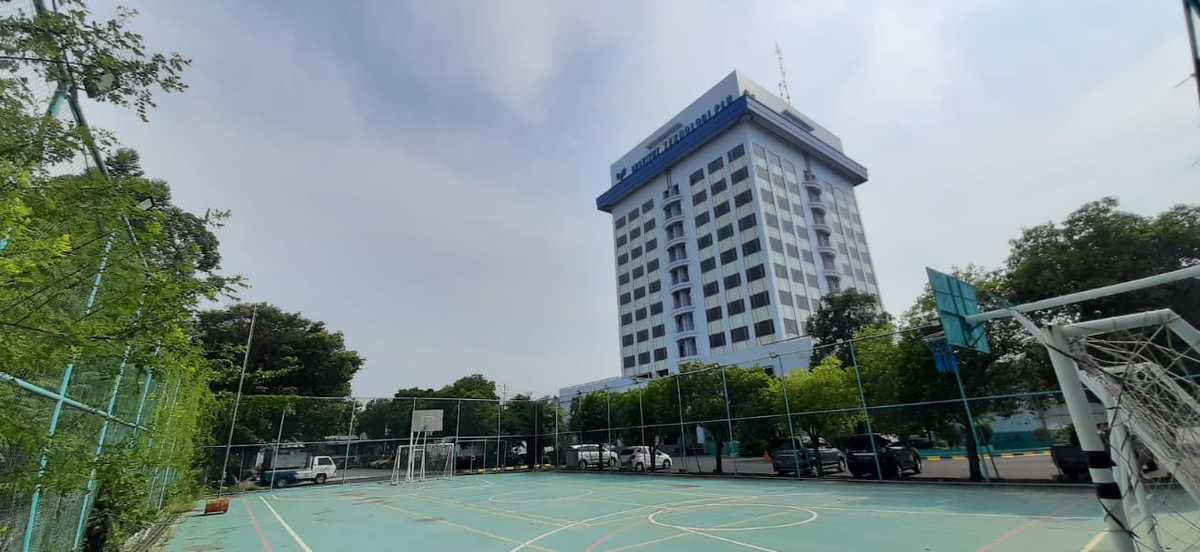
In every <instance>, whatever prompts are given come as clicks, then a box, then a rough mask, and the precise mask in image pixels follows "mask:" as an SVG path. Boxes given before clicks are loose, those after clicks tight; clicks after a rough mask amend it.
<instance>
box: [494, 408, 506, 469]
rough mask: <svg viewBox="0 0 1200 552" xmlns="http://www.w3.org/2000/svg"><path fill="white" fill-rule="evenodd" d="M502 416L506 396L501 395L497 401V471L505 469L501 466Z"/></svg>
mask: <svg viewBox="0 0 1200 552" xmlns="http://www.w3.org/2000/svg"><path fill="white" fill-rule="evenodd" d="M502 416H504V397H500V399H499V400H497V401H496V464H495V467H496V471H504V469H503V468H501V467H500V449H501V448H502V446H501V444H500V418H501V417H502Z"/></svg>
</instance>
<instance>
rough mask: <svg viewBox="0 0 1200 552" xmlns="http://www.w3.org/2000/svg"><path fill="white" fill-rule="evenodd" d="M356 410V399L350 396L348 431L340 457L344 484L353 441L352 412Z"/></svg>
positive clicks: (348, 469)
mask: <svg viewBox="0 0 1200 552" xmlns="http://www.w3.org/2000/svg"><path fill="white" fill-rule="evenodd" d="M357 410H358V399H355V398H354V397H350V432H349V433H347V434H346V454H345V456H344V457H343V459H342V465H343V466H345V468H344V469H342V484H343V485H344V484H346V476H347V475H349V473H348V472H349V471H350V443H351V442H353V441H354V414H355V413H356V411H357Z"/></svg>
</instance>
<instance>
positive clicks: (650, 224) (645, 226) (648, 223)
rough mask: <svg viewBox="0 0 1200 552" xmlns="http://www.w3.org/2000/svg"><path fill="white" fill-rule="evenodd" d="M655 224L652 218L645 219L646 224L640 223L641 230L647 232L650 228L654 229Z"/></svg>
mask: <svg viewBox="0 0 1200 552" xmlns="http://www.w3.org/2000/svg"><path fill="white" fill-rule="evenodd" d="M655 226H656V224H655V222H654V219H650V220H648V221H646V224H643V225H642V231H643V232H649V231H651V230H654V227H655Z"/></svg>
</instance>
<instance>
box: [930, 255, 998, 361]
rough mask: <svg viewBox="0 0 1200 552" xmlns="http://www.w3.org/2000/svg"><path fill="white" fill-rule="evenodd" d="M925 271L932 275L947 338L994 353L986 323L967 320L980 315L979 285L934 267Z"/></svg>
mask: <svg viewBox="0 0 1200 552" xmlns="http://www.w3.org/2000/svg"><path fill="white" fill-rule="evenodd" d="M925 272H926V273H927V274H928V275H929V287H930V288H931V289H932V290H933V300H934V302H936V303H937V311H938V318H940V319H941V321H942V330H943V331H945V332H946V341H947V342H948V343H949V344H950V345H953V346H955V347H962V348H964V349H973V350H976V351H979V352H981V353H988V352H991V349H990V348H989V347H988V342H987V332H986V331H985V330H984V326H983V323H982V322H980V323H975V324H972V323H970V322H967V320H966V318H967V316H970V315H972V314H979V302H978V300H977V298H976V295H977V294H976V290H975V286H973V285H971V284H969V283H967V282H964V281H962V280H960V279H958V278H955V277H954V276H951V275H949V274H944V273H941V272H938V271H936V270H934V269H932V268H928V267H927V268H926V269H925Z"/></svg>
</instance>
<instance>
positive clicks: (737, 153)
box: [729, 144, 746, 163]
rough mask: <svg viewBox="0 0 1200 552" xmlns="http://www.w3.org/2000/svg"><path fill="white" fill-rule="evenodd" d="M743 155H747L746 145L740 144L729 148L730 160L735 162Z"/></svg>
mask: <svg viewBox="0 0 1200 552" xmlns="http://www.w3.org/2000/svg"><path fill="white" fill-rule="evenodd" d="M743 155H746V145H745V144H738V146H737V147H736V148H733V149H731V150H729V162H730V163H733V162H734V161H735V160H737V159H741V158H742V156H743Z"/></svg>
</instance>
